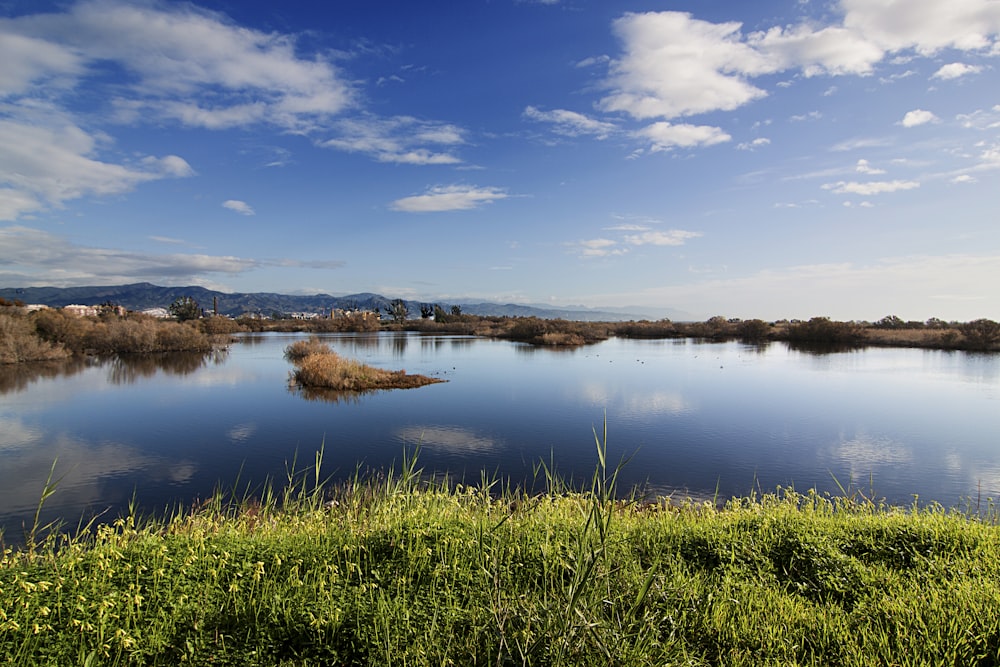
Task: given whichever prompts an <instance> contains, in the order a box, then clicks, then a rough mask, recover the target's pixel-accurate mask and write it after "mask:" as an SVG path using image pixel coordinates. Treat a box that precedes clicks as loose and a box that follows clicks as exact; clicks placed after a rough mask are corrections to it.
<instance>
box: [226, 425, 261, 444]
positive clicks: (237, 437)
mask: <svg viewBox="0 0 1000 667" xmlns="http://www.w3.org/2000/svg"><path fill="white" fill-rule="evenodd" d="M256 432H257V424H255V423H253V422H247V423H245V424H237V425H236V426H234V427H232V428H231V429H229V431H228V432H227V433H226V437H227V438H229V441H230V442H233V443H236V444H241V443H244V442H247V441H248V440H250V438H251V437H252V436H253V434H254V433H256Z"/></svg>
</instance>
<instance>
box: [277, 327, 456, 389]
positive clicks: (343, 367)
mask: <svg viewBox="0 0 1000 667" xmlns="http://www.w3.org/2000/svg"><path fill="white" fill-rule="evenodd" d="M285 358H286V359H288V360H289V361H291V362H292V363H293V364H294V365H295V370H294V371H292V373H291V380H292V381H293V382H294V383H295V384H297V385H298V386H300V387H303V388H307V389H329V390H333V391H349V392H357V391H375V390H380V389H412V388H415V387H423V386H424V385H428V384H434V383H437V382H445V380H442V379H440V378H431V377H427V376H425V375H408V374H407V373H406V371H405V370H399V371H390V370H385V369H383V368H376V367H374V366H369V365H368V364H363V363H361V362H360V361H356V360H354V359H347V358H345V357H342V356H340V355H339V354H337V353H336V352H334V351H333V350H332V349H331V348H330V346H329V345H327V344H326V343H323V342H322V341H320V340H319V339H316V338H311V339H309V340H307V341H296V342H295V343H292V344H291V345H289V346H288V347H287V348H285Z"/></svg>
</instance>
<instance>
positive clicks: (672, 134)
mask: <svg viewBox="0 0 1000 667" xmlns="http://www.w3.org/2000/svg"><path fill="white" fill-rule="evenodd" d="M636 136H639V137H641V138H643V139H646V140H648V141H649V142H650V143H651V144H652V146H651V147H650V150H652V151H653V152H656V151H668V150H672V149H674V148H694V147H695V146H712V145H714V144H720V143H723V142H726V141H729V140H730V139H732V137H730V136H729V135H728V134H726V133H725V132H723V131H722V129H720V128H718V127H712V126H710V125H688V124H687V123H679V124H676V125H675V124H672V123H668V122H666V121H661V122H659V123H653V124H652V125H648V126H646V127H644V128H642V129H641V130H639V131H637V132H636Z"/></svg>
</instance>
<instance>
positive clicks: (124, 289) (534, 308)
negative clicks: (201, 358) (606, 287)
mask: <svg viewBox="0 0 1000 667" xmlns="http://www.w3.org/2000/svg"><path fill="white" fill-rule="evenodd" d="M184 296H187V297H191V298H192V299H194V300H195V301H197V302H198V303H199V304H200V305H201V307H202V308H203V309H204V310H205V311H206V312H212V311H213V309H215V310H217V311H218V313H219V314H220V315H229V316H231V317H239V316H240V315H245V314H258V315H264V316H272V315H275V314H285V313H329V312H330V309H332V308H341V309H345V310H355V309H362V310H375V309H379V310H380V311H381V312H385V311H386V310H387V308H388V305H389V303H390V301H392V299H390V298H388V297H385V296H383V295H381V294H373V293H370V292H365V293H360V294H350V295H347V296H333V295H331V294H312V295H296V294H278V293H274V292H237V293H229V292H218V291H215V290H210V289H206V288H204V287H199V286H196V285H191V286H187V287H162V286H159V285H153V284H151V283H133V284H130V285H104V286H89V287H21V288H0V297H2V298H4V299H7V300H9V301H13V300H15V299H19V300H21V301H23V302H24V303H29V304H42V305H46V306H51V307H53V308H61V307H63V306H68V305H70V304H74V303H76V304H82V305H99V304H102V303H106V302H111V303H115V304H119V305H122V306H124V307H125V308H128V309H129V310H146V309H147V308H166V307H168V306H169V305H170V304H171V303H173V302H174V301H175V300H176V299H178V298H179V297H184ZM425 303H428V302H426V301H417V300H406V306H407V309H408V310H409V312H410V316H411V317H414V316H419V314H420V306H421V304H425ZM430 303H436V304H438V305H440V306H441V307H442V308H444V309H445V310H446V311H447V310H450V309H451V307H452V306H458V307H460V308H461V309H462V312H463V313H467V314H470V315H489V316H501V317H502V316H507V317H532V316H533V317H540V318H543V319H557V318H561V319H566V320H579V321H590V322H593V321H605V322H614V321H627V320H642V319H651V320H656V319H662V318H664V317H670V318H671V319H675V320H684V319H692V318H690V317H688V316H687V314H686V313H681V312H679V311H673V312H664V313H662V314H654V313H650V312H643V310H645V309H640V308H638V307H636V308H632V307H628V308H619V307H614V308H608V309H593V308H586V307H584V306H570V307H563V308H550V307H546V306H541V305H523V304H514V303H506V304H501V303H491V302H479V303H445V302H441V301H434V302H430Z"/></svg>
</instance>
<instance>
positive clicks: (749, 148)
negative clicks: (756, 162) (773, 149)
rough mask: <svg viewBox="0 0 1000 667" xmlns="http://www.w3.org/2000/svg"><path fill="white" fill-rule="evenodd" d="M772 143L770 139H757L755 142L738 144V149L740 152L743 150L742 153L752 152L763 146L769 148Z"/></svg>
mask: <svg viewBox="0 0 1000 667" xmlns="http://www.w3.org/2000/svg"><path fill="white" fill-rule="evenodd" d="M770 143H771V140H770V139H768V138H767V137H757V138H756V139H754V140H753V141H745V142H743V143H741V144H738V145H737V146H736V148H737V149H738V150H741V151H752V150H754V149H757V148H761V147H763V146H767V145H769V144H770Z"/></svg>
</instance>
